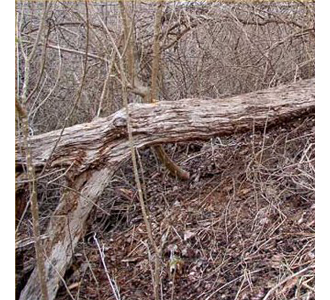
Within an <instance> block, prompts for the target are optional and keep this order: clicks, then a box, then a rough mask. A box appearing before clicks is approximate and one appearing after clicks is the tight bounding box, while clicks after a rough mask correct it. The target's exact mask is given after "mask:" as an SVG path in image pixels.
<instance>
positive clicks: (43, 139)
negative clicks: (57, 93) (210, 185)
mask: <svg viewBox="0 0 330 300" xmlns="http://www.w3.org/2000/svg"><path fill="white" fill-rule="evenodd" d="M314 88H315V81H314V79H308V80H302V81H299V82H297V83H294V84H290V85H283V86H279V87H275V88H271V89H267V90H262V91H257V92H253V93H249V94H245V95H240V96H235V97H230V98H226V99H212V100H204V99H184V100H180V101H176V102H174V101H173V102H172V101H162V102H159V103H156V104H130V105H129V110H130V116H131V121H132V130H133V135H134V140H135V147H137V148H141V147H145V146H151V145H159V144H164V143H170V142H179V141H189V140H196V139H201V140H202V139H208V138H210V137H212V136H222V135H230V134H232V133H234V132H241V131H248V130H251V128H252V126H253V124H254V126H255V127H256V128H258V127H259V128H263V127H264V126H265V122H266V121H267V124H269V125H270V124H274V123H277V122H281V121H283V120H284V119H288V118H289V119H290V118H294V117H299V116H300V115H302V114H304V113H307V112H309V111H313V110H314V98H315V93H314ZM59 134H60V130H57V131H52V132H48V133H45V134H41V135H37V136H34V137H31V139H30V144H31V150H32V156H33V162H34V165H35V167H36V168H39V169H40V167H43V166H44V165H45V163H46V161H47V160H48V159H50V162H51V163H50V166H51V167H62V168H63V167H65V166H67V167H69V166H71V168H73V169H74V171H75V173H76V174H78V173H81V172H83V171H85V170H88V169H90V168H102V167H104V166H106V165H113V164H117V163H119V162H121V161H122V160H123V159H125V158H127V157H129V145H128V141H127V130H126V113H125V111H124V110H120V111H118V112H116V113H115V114H113V115H110V116H109V117H107V118H99V119H96V120H95V121H93V122H91V123H84V124H79V125H75V126H72V127H69V128H67V129H65V131H64V133H63V135H62V137H61V139H60V142H59V143H58V146H57V148H56V150H55V151H54V153H53V155H52V157H50V154H51V153H52V150H53V147H54V145H55V143H56V141H57V139H58V138H59ZM18 149H19V147H18V144H17V153H16V164H17V165H21V164H25V158H24V155H23V154H22V153H20V152H19V151H18Z"/></svg>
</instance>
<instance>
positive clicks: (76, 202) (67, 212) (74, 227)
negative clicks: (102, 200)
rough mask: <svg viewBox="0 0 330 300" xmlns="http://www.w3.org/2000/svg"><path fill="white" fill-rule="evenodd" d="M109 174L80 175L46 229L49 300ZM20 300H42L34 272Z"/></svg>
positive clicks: (98, 172) (67, 264) (53, 294)
mask: <svg viewBox="0 0 330 300" xmlns="http://www.w3.org/2000/svg"><path fill="white" fill-rule="evenodd" d="M112 174H113V170H111V169H109V168H104V169H101V170H99V171H85V172H83V173H82V174H81V175H79V176H78V177H77V178H76V180H75V181H74V183H73V184H72V186H70V187H69V189H68V190H67V192H65V194H64V195H63V199H61V202H60V204H59V205H58V207H57V209H56V210H55V213H54V215H53V216H52V218H51V220H50V223H49V226H48V229H47V235H48V237H47V239H45V240H44V254H45V256H46V262H45V269H46V276H47V288H48V297H49V299H55V297H56V293H57V290H58V287H59V284H60V282H61V278H63V276H64V274H65V271H66V269H67V267H68V266H69V265H70V263H71V260H72V255H73V253H74V249H75V247H76V245H77V243H78V241H79V239H80V237H81V236H82V234H83V232H84V229H85V222H86V220H87V218H88V216H89V213H90V211H91V210H92V208H93V206H94V205H95V201H96V200H97V198H98V197H99V196H100V194H101V193H102V191H103V189H104V187H105V186H106V184H107V183H108V182H109V180H110V179H111V176H112ZM20 299H30V300H36V299H42V298H41V290H40V285H39V281H38V273H37V270H36V269H34V271H33V273H32V275H31V276H30V278H29V281H28V283H27V284H26V286H25V288H24V289H23V291H22V293H21V296H20Z"/></svg>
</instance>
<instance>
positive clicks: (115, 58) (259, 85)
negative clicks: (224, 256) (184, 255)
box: [16, 0, 315, 299]
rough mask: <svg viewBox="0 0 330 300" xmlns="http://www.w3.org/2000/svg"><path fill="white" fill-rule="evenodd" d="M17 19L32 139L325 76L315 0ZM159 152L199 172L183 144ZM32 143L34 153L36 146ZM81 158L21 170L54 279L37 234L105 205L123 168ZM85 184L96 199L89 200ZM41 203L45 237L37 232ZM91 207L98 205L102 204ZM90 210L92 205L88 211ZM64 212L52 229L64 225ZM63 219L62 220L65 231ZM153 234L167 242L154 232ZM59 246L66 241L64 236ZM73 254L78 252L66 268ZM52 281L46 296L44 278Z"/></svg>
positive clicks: (139, 7) (22, 123) (99, 10)
mask: <svg viewBox="0 0 330 300" xmlns="http://www.w3.org/2000/svg"><path fill="white" fill-rule="evenodd" d="M16 16H17V18H16V26H17V42H16V44H17V48H16V55H17V60H16V76H17V77H16V82H17V84H16V95H17V99H18V105H17V108H18V111H20V113H19V117H18V122H17V131H16V132H17V138H18V139H19V138H21V137H23V140H24V141H25V145H28V142H29V138H30V136H33V135H38V134H41V133H47V132H50V131H52V130H56V129H59V130H61V131H62V133H63V131H64V129H65V128H67V127H69V126H72V125H76V124H80V123H84V122H86V123H87V122H91V121H92V120H95V119H98V118H100V117H107V116H109V115H111V114H112V113H114V112H116V111H119V110H120V109H122V108H123V107H124V106H126V105H125V104H128V103H134V102H145V103H153V105H155V106H157V105H158V104H157V103H158V101H162V100H167V101H177V100H180V99H183V98H188V99H190V98H203V99H214V98H225V97H228V96H233V95H239V94H243V93H247V92H252V91H256V90H260V89H264V88H270V87H275V86H277V85H279V84H285V83H291V82H296V81H299V80H301V79H308V78H312V77H313V76H314V65H315V58H314V57H315V53H314V43H315V27H314V21H315V15H314V2H312V1H311V2H304V1H298V0H297V1H291V2H285V3H280V2H276V3H272V2H265V3H264V2H260V3H257V2H253V3H252V2H251V3H248V2H247V3H235V4H231V3H220V2H217V1H199V2H198V3H195V2H186V3H182V2H180V1H178V2H175V1H174V2H166V1H163V0H159V1H158V2H155V3H149V2H142V1H132V2H128V1H123V0H118V3H115V2H104V3H103V2H99V1H95V2H90V1H86V3H85V4H84V3H76V2H52V1H50V3H48V2H47V1H45V2H44V3H38V2H18V3H17V9H16ZM126 100H127V103H125V102H126ZM133 125H134V124H133ZM133 125H132V126H133ZM58 141H59V142H60V139H59V140H58ZM22 147H23V145H22ZM152 147H153V149H154V152H155V153H156V156H157V157H158V159H159V160H160V161H161V162H162V163H163V165H164V166H165V167H166V168H167V169H168V170H169V171H170V173H171V174H172V175H174V176H175V177H178V178H181V179H188V178H189V173H188V172H186V171H185V170H183V169H182V168H184V163H182V162H178V164H176V163H175V162H174V160H173V156H174V154H175V151H174V152H172V153H171V152H168V148H166V147H165V146H164V145H158V146H152ZM23 148H24V147H23ZM55 148H56V147H55ZM25 149H27V151H28V149H29V147H25ZM133 150H134V149H133ZM165 150H166V151H165ZM74 151H78V150H77V149H76V150H74ZM134 151H135V150H134ZM134 151H133V152H134ZM52 153H53V152H52ZM54 153H55V149H54ZM26 154H29V153H28V152H27V153H26ZM76 154H77V153H76V152H74V155H73V157H75V160H74V161H72V164H71V165H70V166H67V165H63V168H60V172H58V173H53V170H51V168H48V167H50V166H48V164H47V163H46V164H45V165H43V169H42V171H41V172H40V170H37V172H36V175H34V174H33V172H34V170H33V166H32V165H31V163H30V164H29V165H30V167H32V169H31V168H30V169H29V170H27V171H26V172H25V173H26V175H24V174H23V173H24V172H22V170H20V169H18V173H19V174H20V176H19V177H18V178H17V189H18V191H24V190H27V188H26V187H27V184H29V185H31V186H33V189H31V204H32V206H31V207H32V208H35V211H34V212H33V214H32V217H33V224H34V227H33V234H34V236H35V240H36V243H35V246H36V255H37V257H38V260H37V262H38V263H40V264H39V265H38V267H39V270H40V274H41V275H40V278H41V279H42V278H43V277H44V278H45V276H44V275H42V273H43V271H42V264H43V262H42V255H40V253H42V252H41V250H40V249H39V250H37V248H38V247H39V248H40V243H39V242H37V241H40V239H41V237H40V236H42V234H43V233H44V232H45V228H46V224H47V223H48V221H49V216H50V215H51V214H52V213H53V212H54V211H55V212H56V213H57V214H58V215H61V216H62V215H65V214H64V213H63V211H70V207H69V206H70V205H69V204H68V203H76V202H77V203H78V202H79V203H80V201H83V199H84V196H86V195H88V197H91V198H92V199H93V201H94V200H95V201H96V200H97V197H98V196H99V194H100V193H101V192H102V188H103V187H104V186H105V185H106V183H107V181H108V180H109V178H111V176H112V175H113V173H114V171H115V170H113V169H111V168H110V167H109V166H108V167H107V168H105V169H102V170H98V171H97V173H93V172H89V171H86V172H83V173H82V174H79V176H74V175H73V174H75V173H74V172H75V170H76V169H75V168H76V166H77V165H79V163H80V162H81V161H84V160H85V157H80V158H79V155H76ZM30 155H33V154H30ZM133 160H134V159H133ZM27 161H29V160H28V159H27ZM114 165H115V164H114ZM114 165H112V167H113V166H114ZM179 165H180V166H181V165H182V168H181V167H179ZM94 167H97V166H94ZM135 169H137V166H136V168H135ZM31 170H32V172H28V171H31ZM22 174H23V175H22ZM96 182H100V187H98V189H97V191H96V190H94V189H93V187H92V185H93V184H95V183H96ZM52 184H55V185H56V184H57V186H56V192H54V194H55V195H52V196H53V199H56V200H54V201H52V202H53V203H52V208H51V209H48V208H47V209H48V210H47V209H45V207H47V204H49V202H51V201H49V202H48V203H47V202H43V200H42V199H44V195H46V194H47V193H49V191H48V190H47V189H48V188H49V186H52ZM37 185H38V188H37ZM40 187H42V188H40ZM54 190H55V188H54ZM76 190H78V191H80V190H83V191H84V193H85V194H84V195H78V194H77V193H76ZM63 191H66V192H67V193H68V194H66V196H65V197H63V199H64V198H65V199H66V200H65V201H67V202H66V203H67V204H66V206H65V208H64V206H63V203H64V202H63V203H62V202H61V201H62V200H63V199H62V193H63ZM139 191H141V188H139ZM28 193H29V191H28ZM141 193H142V191H141ZM37 196H38V197H37ZM46 198H47V197H46ZM37 200H38V201H37ZM38 202H39V203H38ZM61 203H62V204H61ZM38 204H39V208H40V213H41V218H40V222H41V225H40V231H41V232H40V233H38V232H37V230H35V229H36V228H37V227H38V225H37V223H38V217H37V214H36V213H37V212H38ZM59 204H60V205H59ZM57 205H58V206H57ZM89 205H90V206H89V207H88V209H91V207H93V206H94V205H97V204H96V202H95V203H89ZM56 206H57V208H55V207H56ZM146 206H147V205H146ZM84 209H85V207H83V206H82V207H81V211H82V212H85V210H84ZM88 209H87V210H86V211H88V212H89V210H88ZM146 209H148V208H147V207H146ZM19 210H20V212H19V213H18V216H17V217H18V219H19V220H18V228H17V232H18V233H22V232H25V231H26V232H29V230H30V226H29V223H28V222H23V221H22V220H23V219H24V218H29V216H30V215H29V211H28V210H27V209H26V207H22V208H20V209H19ZM24 216H25V217H24ZM70 218H72V215H69V214H68V216H66V220H67V221H66V222H67V223H66V227H67V228H68V231H69V233H70V234H72V233H74V232H75V231H74V230H76V232H78V233H79V235H82V233H83V231H84V228H83V226H81V227H79V224H78V225H77V224H75V223H72V222H71V223H70V221H72V220H70ZM55 219H56V218H52V219H51V221H50V222H49V223H50V225H49V226H53V225H54V224H55V223H56V221H55ZM86 219H87V216H86ZM83 222H85V219H84V221H83ZM146 224H147V222H146ZM60 225H61V224H57V223H56V225H54V227H56V226H57V227H56V228H60ZM76 225H77V226H76ZM70 226H71V227H70ZM147 226H148V225H147ZM48 228H50V227H48ZM150 231H151V229H150ZM76 232H75V233H76ZM150 236H151V237H152V233H151V234H150ZM70 238H71V237H69V238H68V240H69V242H68V243H69V244H70V247H69V248H70V251H71V252H73V251H74V247H75V245H76V244H77V242H78V241H77V240H74V241H71V240H70ZM150 241H151V244H152V245H153V244H154V245H156V244H155V242H154V241H152V238H150ZM53 242H54V245H55V244H56V243H55V242H56V240H55V239H54V241H53ZM38 245H39V246H38ZM154 245H153V246H154ZM157 247H158V248H157ZM71 248H72V249H71ZM157 249H158V250H159V252H160V251H161V247H160V245H158V246H157V245H156V246H154V247H153V251H154V252H155V253H156V254H157V255H159V256H160V253H158V250H157ZM66 250H67V249H66ZM38 253H39V254H38ZM70 255H71V254H70ZM68 257H69V256H68ZM70 261H71V257H70V259H68V261H67V262H66V263H68V264H69V263H70ZM157 263H158V266H157V267H155V269H157V270H156V271H155V272H154V276H155V285H154V287H155V298H156V299H157V297H159V294H160V292H161V290H160V286H161V280H162V278H161V266H160V264H161V262H160V261H157ZM40 266H41V267H40ZM48 267H49V269H51V266H50V265H48ZM65 270H66V265H65V267H63V269H61V270H60V272H59V273H61V276H62V278H61V280H62V282H65V281H64V280H63V276H64V272H65ZM27 273H28V272H27ZM157 276H158V277H157ZM58 285H59V283H57V287H58ZM41 287H42V289H43V292H42V294H43V295H44V296H43V297H44V298H45V299H46V292H45V288H44V287H45V283H43V282H42V280H41ZM56 291H57V290H56ZM56 291H53V293H52V295H51V297H54V295H56ZM68 291H69V289H68ZM51 297H50V298H51Z"/></svg>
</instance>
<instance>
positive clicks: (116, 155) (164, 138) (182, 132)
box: [16, 79, 315, 300]
mask: <svg viewBox="0 0 330 300" xmlns="http://www.w3.org/2000/svg"><path fill="white" fill-rule="evenodd" d="M314 88H315V81H314V79H309V80H303V81H300V82H297V83H294V84H290V85H286V86H280V87H276V88H271V89H267V90H263V91H258V92H253V93H249V94H245V95H240V96H235V97H231V98H226V99H213V100H205V99H185V100H181V101H177V102H159V103H156V104H131V105H130V106H129V111H130V119H131V124H132V132H133V135H134V143H135V145H134V146H135V147H137V148H141V147H146V146H154V145H160V144H164V143H170V142H179V141H189V140H197V139H199V140H205V139H208V138H210V137H212V136H223V135H230V134H232V133H237V132H244V131H249V130H252V128H253V126H254V128H262V129H263V128H264V126H265V124H267V126H270V125H276V124H279V123H281V122H284V121H286V120H288V119H292V118H298V117H301V116H303V115H305V114H309V113H313V112H314V109H315V104H314V98H315V93H314ZM126 122H127V115H126V113H125V110H120V111H118V112H116V113H115V114H113V115H111V116H109V117H107V118H100V119H96V120H95V121H93V122H91V123H85V124H80V125H76V126H72V127H70V128H67V129H65V130H64V132H63V134H62V136H61V139H60V141H59V143H58V145H57V148H56V149H55V151H53V147H54V145H55V144H56V142H57V140H58V138H59V136H60V132H61V131H60V130H57V131H52V132H48V133H45V134H42V135H38V136H34V137H31V138H30V139H29V144H30V149H31V151H32V157H33V164H34V166H35V168H36V172H37V171H38V170H39V171H40V170H41V168H42V167H43V166H45V164H46V163H47V160H49V164H48V165H49V166H50V168H57V167H60V168H63V166H68V167H69V166H70V167H71V169H70V174H71V175H70V176H71V179H72V181H71V184H70V186H69V189H67V192H65V194H64V195H63V197H62V199H61V202H60V203H59V205H58V207H57V209H56V211H55V213H54V215H53V217H52V218H51V221H50V224H49V226H48V229H47V234H48V235H49V237H48V239H46V240H44V241H43V246H44V254H45V255H46V263H45V269H46V276H47V288H48V294H49V299H54V298H55V297H56V293H57V290H58V287H59V284H60V281H61V277H62V276H63V275H64V273H65V271H66V269H67V267H68V266H69V265H70V263H71V260H72V254H73V251H74V249H75V246H76V245H77V243H78V241H79V239H80V238H81V237H82V236H83V234H84V229H85V222H86V220H87V218H88V216H89V214H90V212H91V210H92V208H93V206H94V205H95V203H96V202H97V199H98V197H99V195H100V194H101V193H102V191H103V189H104V187H105V186H106V184H107V183H108V182H109V180H110V179H111V177H112V175H113V173H114V171H115V170H116V168H117V167H118V166H119V164H120V163H121V162H122V161H123V160H124V159H126V158H128V157H129V156H130V147H129V141H128V134H127V126H126V125H127V124H126ZM20 143H21V141H18V142H17V149H20V147H18V146H19V145H20ZM20 146H21V145H20ZM23 153H24V152H23ZM16 163H17V168H18V171H17V172H20V168H21V167H22V165H23V164H26V160H25V157H24V155H23V154H21V153H19V152H18V151H17V153H16ZM20 299H21V300H26V299H31V300H32V299H41V291H40V285H39V283H38V279H37V271H36V270H34V272H33V273H32V275H31V277H30V279H29V281H28V283H27V285H26V286H25V288H24V290H23V291H22V294H21V297H20Z"/></svg>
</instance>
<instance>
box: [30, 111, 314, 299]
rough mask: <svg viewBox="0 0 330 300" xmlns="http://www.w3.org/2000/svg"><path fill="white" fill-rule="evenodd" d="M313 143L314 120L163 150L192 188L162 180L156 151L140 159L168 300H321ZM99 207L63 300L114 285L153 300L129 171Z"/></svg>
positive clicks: (104, 293)
mask: <svg viewBox="0 0 330 300" xmlns="http://www.w3.org/2000/svg"><path fill="white" fill-rule="evenodd" d="M314 142H315V141H314V116H308V117H306V118H302V119H298V120H294V121H292V122H291V123H286V124H282V125H280V126H276V127H273V128H267V130H264V131H256V132H249V133H246V134H237V135H233V136H231V137H221V138H214V139H212V140H210V141H209V142H191V143H190V144H185V145H180V144H178V145H167V146H166V150H167V153H169V154H170V155H172V157H173V159H174V160H175V161H176V162H178V163H179V165H180V166H182V167H183V168H184V169H185V170H187V171H189V172H190V174H191V179H190V180H189V181H186V182H184V181H178V180H176V179H174V178H171V177H170V176H169V174H168V173H167V172H164V170H163V168H162V166H160V165H159V164H158V163H157V160H156V159H155V155H154V154H153V151H152V150H150V149H146V150H143V151H140V152H139V154H140V155H139V158H140V175H141V176H140V177H141V179H142V180H143V186H144V194H145V201H146V204H147V207H148V211H149V214H150V221H151V224H152V231H153V236H154V239H155V240H156V244H157V245H158V246H159V247H160V248H161V249H162V256H161V258H162V266H161V290H162V299H192V300H198V299H201V300H207V299H210V300H211V299H228V300H234V299H235V300H236V299H240V300H244V299H251V300H258V299H265V300H266V299H278V300H279V299H283V300H284V299H306V300H307V299H314V298H315V295H314V294H315V293H314V279H315V275H314V273H315V272H314V271H315V270H314V264H315V240H314V237H315V236H314V233H315V232H314V229H315V218H314V212H315V204H314V197H315V195H314V193H315V191H314V162H315V156H314V155H315V147H314V146H315V144H314ZM141 166H142V168H141ZM99 206H100V207H99V208H98V209H96V210H95V212H94V214H93V216H92V217H91V219H90V222H89V224H90V226H89V228H88V232H87V234H86V236H85V238H84V240H83V241H81V242H80V243H79V246H78V249H76V251H75V255H74V262H73V264H72V267H71V268H70V270H68V272H67V274H66V276H65V280H66V285H67V286H66V287H65V286H62V287H61V288H60V291H59V293H58V297H57V299H61V300H62V299H72V298H71V296H70V295H69V293H71V295H72V296H73V297H74V298H73V299H81V300H82V299H98V300H100V299H115V297H114V295H113V290H112V288H111V286H110V282H109V279H108V275H109V277H110V278H111V284H112V285H113V286H117V289H118V290H119V294H120V299H122V300H124V299H136V300H138V299H153V284H152V280H153V279H152V272H151V266H150V261H153V260H154V251H153V248H152V247H151V245H150V243H149V240H148V235H147V231H146V226H145V224H144V222H143V218H142V213H141V209H140V206H139V201H138V195H137V191H136V188H135V183H134V178H133V172H132V168H131V162H130V161H128V162H126V163H125V164H123V165H122V167H121V169H119V170H118V171H117V173H116V176H115V177H114V178H113V180H112V182H111V183H109V185H108V187H107V188H106V189H105V191H104V193H103V195H102V197H101V199H100V202H99ZM102 256H104V260H103V262H104V263H103V262H102V259H101V257H102ZM25 257H26V256H25ZM31 257H33V255H32V254H31ZM107 274H108V275H107Z"/></svg>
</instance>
